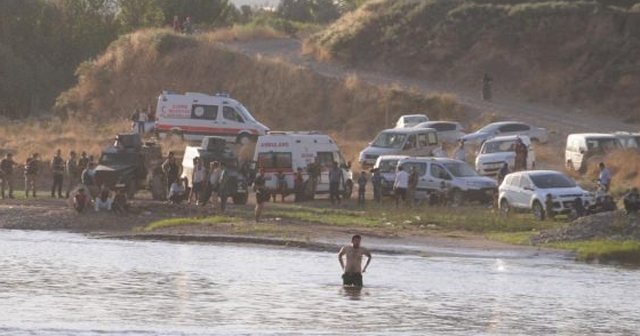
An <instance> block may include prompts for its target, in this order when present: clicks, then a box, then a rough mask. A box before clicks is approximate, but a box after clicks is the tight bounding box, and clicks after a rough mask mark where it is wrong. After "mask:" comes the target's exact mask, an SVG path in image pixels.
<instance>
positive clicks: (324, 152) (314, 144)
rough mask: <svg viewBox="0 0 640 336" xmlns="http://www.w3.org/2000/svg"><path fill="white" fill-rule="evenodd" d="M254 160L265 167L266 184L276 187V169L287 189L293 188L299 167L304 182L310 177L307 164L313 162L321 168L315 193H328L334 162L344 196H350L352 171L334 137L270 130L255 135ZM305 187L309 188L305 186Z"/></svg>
mask: <svg viewBox="0 0 640 336" xmlns="http://www.w3.org/2000/svg"><path fill="white" fill-rule="evenodd" d="M254 161H255V162H256V166H257V168H258V169H264V171H265V179H266V187H267V189H270V190H276V189H277V186H278V184H277V183H278V177H277V175H278V174H279V173H283V174H284V176H285V180H286V182H287V191H288V192H289V193H293V192H294V180H295V175H296V172H297V171H298V168H300V169H301V172H302V176H303V179H304V181H305V182H306V181H307V180H308V179H309V172H308V170H307V168H308V167H309V164H312V163H315V164H317V165H318V166H319V168H320V179H319V181H318V184H317V186H316V194H328V193H329V170H330V169H331V167H332V165H333V162H337V163H338V166H339V167H340V169H341V170H342V175H343V177H344V185H342V186H340V188H341V192H342V194H343V196H345V197H346V198H349V197H351V192H352V191H353V173H352V171H351V163H347V162H345V160H344V158H343V157H342V153H341V152H340V148H338V145H336V143H335V141H333V139H332V138H331V137H330V136H328V135H326V134H323V133H320V132H269V133H268V134H267V135H263V136H260V137H258V142H257V143H256V152H255V155H254ZM307 190H308V189H307Z"/></svg>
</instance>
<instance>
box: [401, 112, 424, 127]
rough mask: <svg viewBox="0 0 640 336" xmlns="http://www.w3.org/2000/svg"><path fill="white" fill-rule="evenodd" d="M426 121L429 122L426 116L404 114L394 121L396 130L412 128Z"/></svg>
mask: <svg viewBox="0 0 640 336" xmlns="http://www.w3.org/2000/svg"><path fill="white" fill-rule="evenodd" d="M426 121H429V117H427V115H426V114H405V115H402V116H400V118H398V121H396V128H406V127H413V126H415V125H417V124H419V123H423V122H426Z"/></svg>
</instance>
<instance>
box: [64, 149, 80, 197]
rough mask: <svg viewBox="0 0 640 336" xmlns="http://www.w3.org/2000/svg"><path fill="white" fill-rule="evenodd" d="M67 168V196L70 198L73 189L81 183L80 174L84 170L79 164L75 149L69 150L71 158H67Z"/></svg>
mask: <svg viewBox="0 0 640 336" xmlns="http://www.w3.org/2000/svg"><path fill="white" fill-rule="evenodd" d="M65 168H66V173H67V194H66V197H67V198H69V194H70V193H71V189H73V188H75V186H77V185H78V184H80V174H82V170H80V167H79V165H78V158H77V154H76V152H75V151H71V152H69V159H68V160H67V164H66V166H65Z"/></svg>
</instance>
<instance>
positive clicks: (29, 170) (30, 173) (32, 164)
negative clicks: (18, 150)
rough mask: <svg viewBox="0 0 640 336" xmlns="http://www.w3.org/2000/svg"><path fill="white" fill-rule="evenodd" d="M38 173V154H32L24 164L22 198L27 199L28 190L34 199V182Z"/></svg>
mask: <svg viewBox="0 0 640 336" xmlns="http://www.w3.org/2000/svg"><path fill="white" fill-rule="evenodd" d="M39 173H40V161H39V160H38V153H33V154H32V155H31V156H30V157H29V158H27V162H25V164H24V196H25V197H29V190H31V192H32V194H31V195H32V196H33V197H36V180H37V179H38V174H39Z"/></svg>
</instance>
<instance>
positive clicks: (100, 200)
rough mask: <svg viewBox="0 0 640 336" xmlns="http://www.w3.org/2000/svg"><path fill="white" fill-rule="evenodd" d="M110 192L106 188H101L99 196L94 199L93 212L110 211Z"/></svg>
mask: <svg viewBox="0 0 640 336" xmlns="http://www.w3.org/2000/svg"><path fill="white" fill-rule="evenodd" d="M111 204H112V201H111V192H110V191H109V189H108V188H102V190H101V191H100V195H98V197H97V198H96V202H95V210H96V212H100V211H111Z"/></svg>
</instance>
